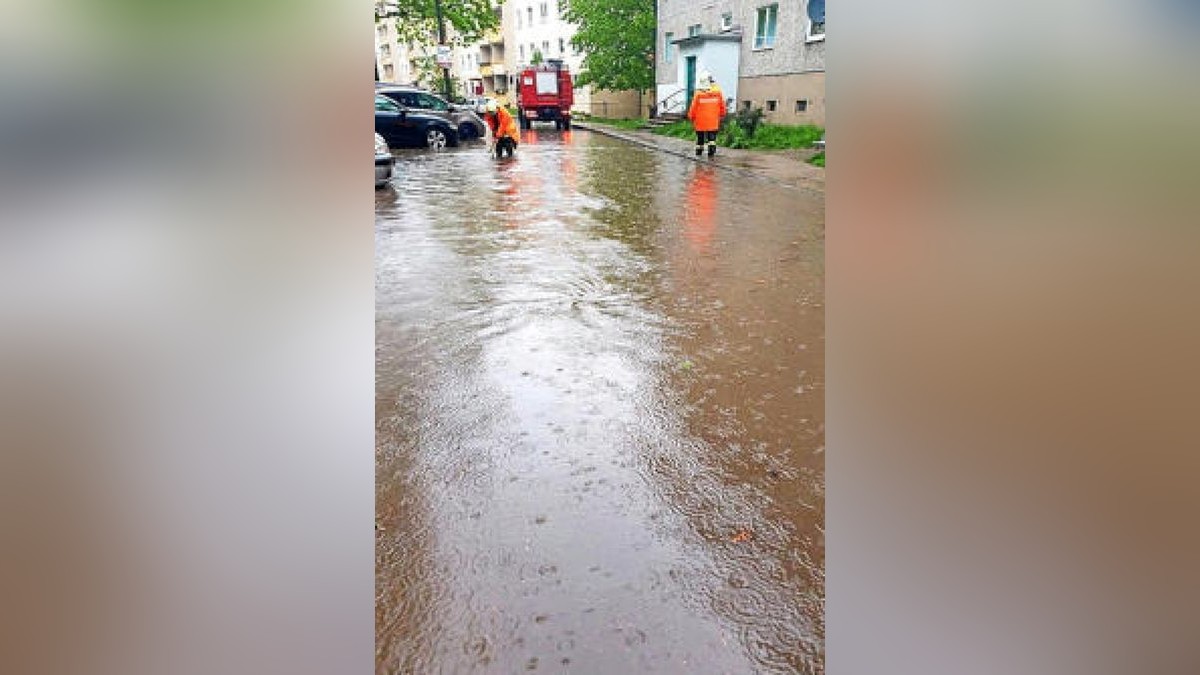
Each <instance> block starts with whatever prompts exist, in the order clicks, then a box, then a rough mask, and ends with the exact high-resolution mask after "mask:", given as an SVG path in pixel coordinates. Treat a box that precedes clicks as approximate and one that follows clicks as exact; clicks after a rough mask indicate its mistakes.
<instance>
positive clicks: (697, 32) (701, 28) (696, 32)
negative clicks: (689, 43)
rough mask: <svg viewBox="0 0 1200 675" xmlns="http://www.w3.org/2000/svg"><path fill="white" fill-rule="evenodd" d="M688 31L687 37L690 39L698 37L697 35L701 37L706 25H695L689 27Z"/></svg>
mask: <svg viewBox="0 0 1200 675" xmlns="http://www.w3.org/2000/svg"><path fill="white" fill-rule="evenodd" d="M693 29H694V30H693ZM687 30H688V35H687V36H688V37H696V36H697V35H700V34H701V33H703V32H704V24H702V23H694V24H692V25H690V26H688V27H687Z"/></svg>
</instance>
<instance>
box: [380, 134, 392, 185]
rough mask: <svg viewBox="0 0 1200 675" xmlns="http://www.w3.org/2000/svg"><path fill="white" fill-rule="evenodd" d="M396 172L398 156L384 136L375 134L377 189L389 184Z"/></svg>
mask: <svg viewBox="0 0 1200 675" xmlns="http://www.w3.org/2000/svg"><path fill="white" fill-rule="evenodd" d="M395 174H396V158H395V157H394V156H392V149H391V148H389V147H388V144H387V141H385V140H384V139H383V136H380V135H379V134H375V189H377V190H378V189H379V188H381V187H383V186H385V185H387V184H388V182H389V181H391V180H392V177H393V176H394V175H395Z"/></svg>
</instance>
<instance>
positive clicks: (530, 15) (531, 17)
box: [525, 5, 533, 26]
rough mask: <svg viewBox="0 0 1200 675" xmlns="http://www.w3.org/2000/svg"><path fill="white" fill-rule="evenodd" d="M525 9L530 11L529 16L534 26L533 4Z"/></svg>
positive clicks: (530, 23)
mask: <svg viewBox="0 0 1200 675" xmlns="http://www.w3.org/2000/svg"><path fill="white" fill-rule="evenodd" d="M525 11H526V12H528V15H527V16H528V17H529V25H530V26H532V25H533V5H530V6H528V7H526V8H525Z"/></svg>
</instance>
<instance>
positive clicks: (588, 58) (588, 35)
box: [562, 0, 657, 91]
mask: <svg viewBox="0 0 1200 675" xmlns="http://www.w3.org/2000/svg"><path fill="white" fill-rule="evenodd" d="M654 2H655V0H563V12H562V14H563V18H564V19H566V20H567V21H570V22H572V23H574V24H575V25H576V26H577V27H578V30H577V31H576V33H575V37H573V38H571V44H572V45H574V46H575V48H576V49H578V50H579V51H581V52H582V53H583V72H581V73H580V74H579V76H578V77H576V78H575V81H576V82H577V83H578V84H580V85H585V84H590V85H592V86H594V87H596V88H598V89H608V90H610V91H621V90H624V89H636V90H638V91H643V90H646V89H650V88H651V87H653V86H654V42H655V32H656V30H657V26H656V25H655V17H654Z"/></svg>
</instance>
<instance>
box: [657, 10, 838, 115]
mask: <svg viewBox="0 0 1200 675" xmlns="http://www.w3.org/2000/svg"><path fill="white" fill-rule="evenodd" d="M656 52H657V63H656V65H655V82H656V87H657V91H656V99H657V101H658V109H659V112H660V113H679V112H683V111H684V110H686V108H687V103H688V102H689V101H690V100H691V97H692V94H693V93H694V91H695V87H696V79H697V77H698V75H699V74H700V73H702V72H708V73H711V74H712V75H713V78H714V79H715V80H716V81H717V83H718V84H719V85H720V87H721V89H722V91H723V92H724V93H725V96H726V98H727V100H728V102H729V105H730V108H731V109H733V108H734V107H737V108H762V109H763V112H764V113H765V115H766V120H767V121H769V122H773V123H777V124H817V125H821V126H824V125H825V0H712V1H711V2H697V1H696V0H658V47H657V49H656Z"/></svg>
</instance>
